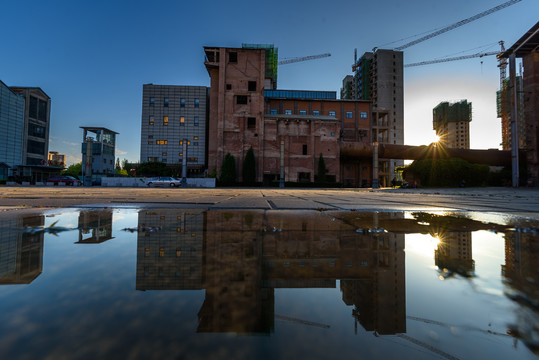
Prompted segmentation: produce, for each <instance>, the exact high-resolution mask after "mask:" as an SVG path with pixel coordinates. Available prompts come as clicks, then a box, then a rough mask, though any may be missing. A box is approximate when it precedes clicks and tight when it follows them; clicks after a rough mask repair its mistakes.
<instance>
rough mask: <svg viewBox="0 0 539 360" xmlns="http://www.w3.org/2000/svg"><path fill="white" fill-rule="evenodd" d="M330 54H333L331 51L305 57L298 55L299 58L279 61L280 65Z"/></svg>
mask: <svg viewBox="0 0 539 360" xmlns="http://www.w3.org/2000/svg"><path fill="white" fill-rule="evenodd" d="M328 56H331V54H330V53H325V54H319V55H311V56H303V57H298V58H293V59H288V60H282V61H279V65H285V64H292V63H296V62H300V61H308V60H314V59H320V58H325V57H328Z"/></svg>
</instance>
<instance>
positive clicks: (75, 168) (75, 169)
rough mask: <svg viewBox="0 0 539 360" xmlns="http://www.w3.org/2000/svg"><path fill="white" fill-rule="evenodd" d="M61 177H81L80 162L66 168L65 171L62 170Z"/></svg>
mask: <svg viewBox="0 0 539 360" xmlns="http://www.w3.org/2000/svg"><path fill="white" fill-rule="evenodd" d="M62 175H65V176H73V177H75V178H76V177H78V176H79V175H82V162H80V163H77V164H73V165H70V166H68V168H67V169H65V170H62Z"/></svg>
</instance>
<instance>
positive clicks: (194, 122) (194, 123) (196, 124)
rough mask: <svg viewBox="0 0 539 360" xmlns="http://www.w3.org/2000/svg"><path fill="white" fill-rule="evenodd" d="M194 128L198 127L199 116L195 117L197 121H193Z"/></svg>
mask: <svg viewBox="0 0 539 360" xmlns="http://www.w3.org/2000/svg"><path fill="white" fill-rule="evenodd" d="M193 126H198V116H195V120H194V121H193Z"/></svg>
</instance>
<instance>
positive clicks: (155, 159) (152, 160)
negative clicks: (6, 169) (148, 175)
mask: <svg viewBox="0 0 539 360" xmlns="http://www.w3.org/2000/svg"><path fill="white" fill-rule="evenodd" d="M148 161H149V162H155V161H157V157H153V156H148Z"/></svg>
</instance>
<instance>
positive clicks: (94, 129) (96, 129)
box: [80, 126, 119, 134]
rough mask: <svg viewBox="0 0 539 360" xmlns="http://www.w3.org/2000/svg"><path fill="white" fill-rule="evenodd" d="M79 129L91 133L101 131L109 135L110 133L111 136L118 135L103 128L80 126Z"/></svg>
mask: <svg viewBox="0 0 539 360" xmlns="http://www.w3.org/2000/svg"><path fill="white" fill-rule="evenodd" d="M80 128H81V129H84V130H87V131H92V132H95V131H99V130H102V131H104V132H109V133H112V134H119V133H117V132H116V131H112V130H110V129H107V128H104V127H95V126H80Z"/></svg>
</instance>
